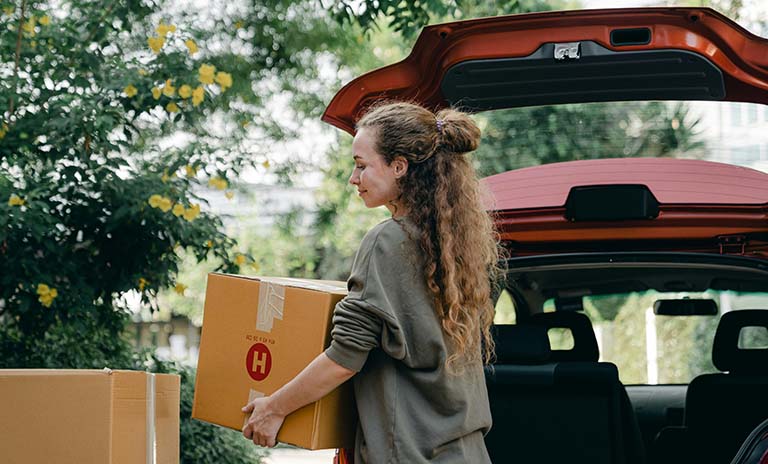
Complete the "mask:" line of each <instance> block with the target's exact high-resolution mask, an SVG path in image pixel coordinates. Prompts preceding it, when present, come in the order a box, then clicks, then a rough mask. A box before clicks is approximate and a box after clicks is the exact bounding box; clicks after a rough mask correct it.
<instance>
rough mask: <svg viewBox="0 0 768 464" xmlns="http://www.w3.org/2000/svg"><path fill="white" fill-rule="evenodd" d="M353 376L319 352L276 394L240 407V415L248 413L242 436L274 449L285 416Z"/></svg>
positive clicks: (351, 372) (352, 372)
mask: <svg viewBox="0 0 768 464" xmlns="http://www.w3.org/2000/svg"><path fill="white" fill-rule="evenodd" d="M355 374H356V372H355V371H353V370H350V369H347V368H346V367H342V366H340V365H339V364H337V363H336V362H334V361H333V360H332V359H331V358H329V357H328V356H326V354H325V353H320V354H319V355H318V356H317V357H316V358H315V359H314V360H313V361H312V362H311V363H309V365H308V366H307V367H305V368H304V370H302V371H301V372H300V373H299V375H297V376H296V377H294V378H293V380H291V381H290V382H288V383H287V384H285V385H284V386H283V387H281V388H280V389H279V390H277V391H276V392H275V393H273V394H272V395H270V396H265V397H263V398H256V399H254V400H253V401H251V402H250V403H248V404H247V405H246V406H245V407H243V412H246V413H248V412H250V413H251V417H250V419H248V423H247V424H246V425H245V427H243V436H244V437H245V438H247V439H249V440H253V443H254V444H255V445H260V446H269V447H272V446H275V445H276V444H277V440H276V437H277V432H278V430H280V426H282V425H283V421H284V420H285V416H287V415H288V414H290V413H292V412H293V411H295V410H297V409H299V408H301V407H302V406H306V405H308V404H309V403H312V402H315V401H317V400H319V399H320V398H322V397H323V396H325V395H327V394H328V393H330V392H331V391H333V389H334V388H336V387H338V386H339V385H341V384H342V383H344V382H346V381H347V380H349V379H350V378H352V376H353V375H355Z"/></svg>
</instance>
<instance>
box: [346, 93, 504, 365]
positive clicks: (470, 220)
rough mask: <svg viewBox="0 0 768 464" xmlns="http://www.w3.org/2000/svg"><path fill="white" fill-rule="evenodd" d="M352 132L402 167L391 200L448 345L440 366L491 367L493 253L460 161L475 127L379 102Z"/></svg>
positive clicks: (463, 119) (456, 117) (468, 166)
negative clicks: (368, 135)
mask: <svg viewBox="0 0 768 464" xmlns="http://www.w3.org/2000/svg"><path fill="white" fill-rule="evenodd" d="M357 128H358V129H360V128H370V129H372V130H373V133H374V134H375V135H374V137H375V148H376V151H377V152H378V153H379V154H381V155H382V156H383V157H384V160H385V162H386V163H387V164H388V165H389V164H391V163H392V161H393V160H394V159H395V158H397V157H399V156H401V157H403V158H405V159H406V160H407V161H408V170H407V172H406V174H405V175H404V176H403V177H401V178H399V179H398V187H399V189H400V196H399V198H398V199H397V201H398V203H400V204H401V205H402V206H403V208H404V209H405V210H406V211H407V215H408V216H409V217H410V219H411V220H412V221H413V222H414V223H415V224H416V226H417V228H418V230H419V232H418V235H419V236H418V237H416V240H417V241H418V245H419V248H420V250H421V252H422V256H423V263H424V270H425V277H426V284H427V288H428V289H429V291H430V292H431V293H432V296H433V298H434V303H435V311H436V312H437V316H438V317H439V319H440V321H441V323H442V328H443V331H444V334H445V335H446V336H447V339H448V340H449V341H450V344H449V354H448V358H447V360H446V367H447V368H448V370H449V372H454V373H458V372H460V371H461V370H463V366H464V365H465V363H466V362H472V361H476V360H477V357H478V356H481V357H482V359H483V361H484V362H486V363H488V362H490V361H491V358H492V356H493V351H494V344H493V339H492V338H491V332H490V328H491V325H492V323H493V316H494V308H493V304H492V301H491V292H492V285H493V284H492V282H494V281H495V280H496V277H497V276H498V274H499V272H500V268H499V257H500V247H499V241H498V234H497V233H496V232H495V229H494V225H493V220H492V217H491V216H490V215H489V214H488V213H487V212H486V209H485V206H484V204H483V195H482V191H481V188H480V183H479V182H478V178H477V174H476V173H475V169H474V167H473V166H472V163H471V161H470V160H469V159H468V157H467V156H465V155H466V154H467V153H469V152H471V151H473V150H475V149H476V148H477V146H478V144H479V142H480V129H479V128H478V127H477V125H476V124H475V122H474V121H473V120H472V119H471V118H470V117H469V116H468V115H466V114H465V113H462V112H460V111H457V110H454V109H443V110H440V111H439V112H438V113H437V114H434V113H433V112H431V111H429V110H428V109H426V108H423V107H421V106H419V105H416V104H412V103H406V102H385V103H382V104H379V105H377V106H375V107H373V108H371V109H369V110H368V112H366V114H365V115H364V116H363V117H362V118H361V119H360V120H359V121H358V123H357Z"/></svg>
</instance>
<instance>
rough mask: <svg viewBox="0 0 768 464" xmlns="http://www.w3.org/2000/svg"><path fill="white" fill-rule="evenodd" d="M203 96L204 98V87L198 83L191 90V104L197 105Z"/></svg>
mask: <svg viewBox="0 0 768 464" xmlns="http://www.w3.org/2000/svg"><path fill="white" fill-rule="evenodd" d="M203 98H205V89H203V86H201V85H198V86H197V88H196V89H195V90H193V91H192V104H193V105H195V106H197V105H199V104H200V103H202V102H203Z"/></svg>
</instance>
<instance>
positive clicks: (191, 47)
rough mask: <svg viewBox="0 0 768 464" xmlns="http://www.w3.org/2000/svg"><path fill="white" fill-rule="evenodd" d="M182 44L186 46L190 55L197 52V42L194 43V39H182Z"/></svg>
mask: <svg viewBox="0 0 768 464" xmlns="http://www.w3.org/2000/svg"><path fill="white" fill-rule="evenodd" d="M184 45H186V46H187V49H188V50H189V54H190V55H194V54H195V53H197V51H198V48H197V44H196V43H195V41H194V40H192V39H187V40H185V41H184Z"/></svg>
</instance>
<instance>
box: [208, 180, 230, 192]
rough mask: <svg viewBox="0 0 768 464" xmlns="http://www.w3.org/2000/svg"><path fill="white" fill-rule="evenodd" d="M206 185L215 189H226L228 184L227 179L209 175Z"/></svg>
mask: <svg viewBox="0 0 768 464" xmlns="http://www.w3.org/2000/svg"><path fill="white" fill-rule="evenodd" d="M208 185H209V186H210V187H213V188H215V189H217V190H226V188H227V186H228V185H229V184H227V181H226V180H224V179H222V178H221V177H211V179H210V180H209V181H208Z"/></svg>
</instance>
